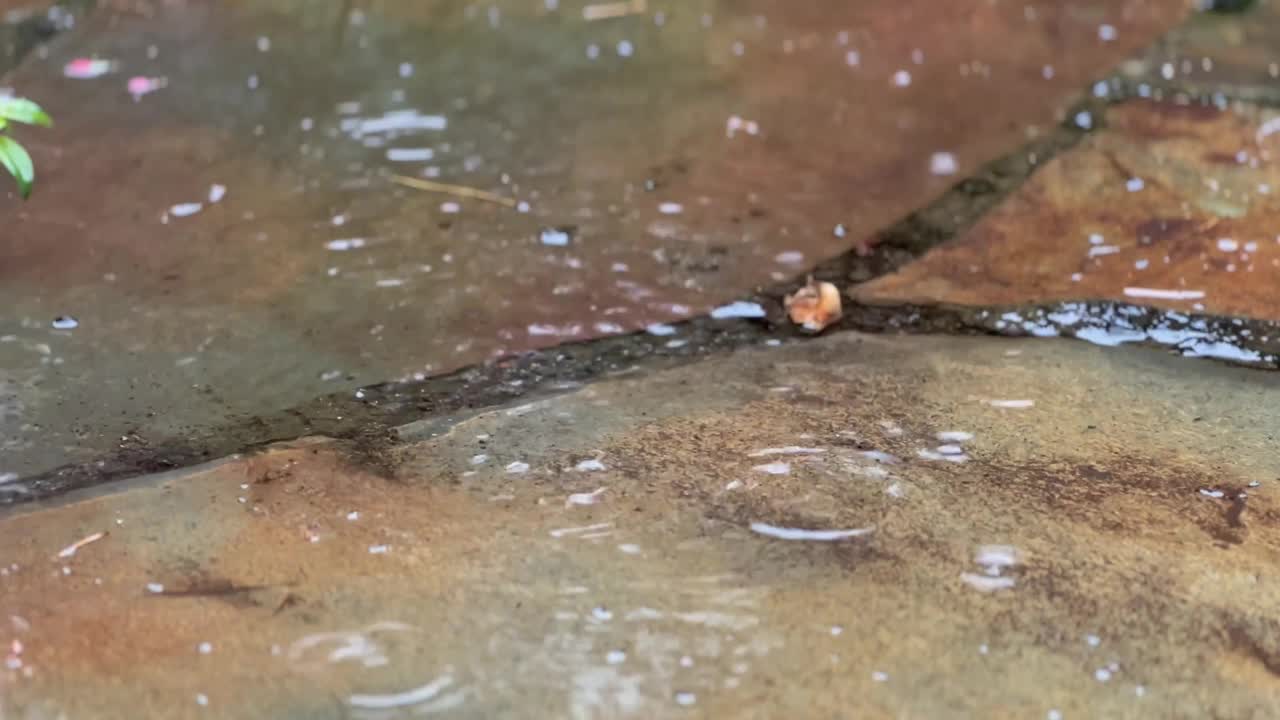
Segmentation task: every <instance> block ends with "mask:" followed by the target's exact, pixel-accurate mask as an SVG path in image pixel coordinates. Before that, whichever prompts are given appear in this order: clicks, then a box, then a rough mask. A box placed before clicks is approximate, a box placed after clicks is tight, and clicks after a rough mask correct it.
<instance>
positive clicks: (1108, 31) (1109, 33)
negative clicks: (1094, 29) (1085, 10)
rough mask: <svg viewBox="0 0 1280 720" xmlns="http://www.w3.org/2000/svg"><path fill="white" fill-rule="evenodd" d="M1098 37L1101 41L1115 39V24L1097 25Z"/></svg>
mask: <svg viewBox="0 0 1280 720" xmlns="http://www.w3.org/2000/svg"><path fill="white" fill-rule="evenodd" d="M1098 39H1099V40H1101V41H1103V42H1111V41H1112V40H1115V39H1116V28H1115V26H1114V25H1107V24H1103V25H1099V26H1098Z"/></svg>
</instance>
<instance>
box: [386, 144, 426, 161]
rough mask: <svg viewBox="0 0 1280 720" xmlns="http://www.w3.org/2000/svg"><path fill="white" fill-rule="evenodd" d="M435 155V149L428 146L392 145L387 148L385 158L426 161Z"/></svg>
mask: <svg viewBox="0 0 1280 720" xmlns="http://www.w3.org/2000/svg"><path fill="white" fill-rule="evenodd" d="M435 156H436V151H435V150H433V149H431V148H428V147H422V148H409V147H393V148H387V160H388V161H390V162H427V161H428V160H431V159H432V158H434V157H435Z"/></svg>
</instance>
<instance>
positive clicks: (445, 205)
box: [440, 200, 462, 215]
mask: <svg viewBox="0 0 1280 720" xmlns="http://www.w3.org/2000/svg"><path fill="white" fill-rule="evenodd" d="M440 212H442V213H445V214H446V215H455V214H457V213H460V212H462V206H461V205H459V204H458V203H456V202H453V201H452V200H449V201H446V202H442V203H440Z"/></svg>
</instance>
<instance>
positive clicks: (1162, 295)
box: [1124, 287, 1204, 300]
mask: <svg viewBox="0 0 1280 720" xmlns="http://www.w3.org/2000/svg"><path fill="white" fill-rule="evenodd" d="M1124 295H1125V297H1131V298H1145V299H1148V300H1201V299H1203V298H1204V291H1203V290H1162V289H1157V288H1140V287H1126V288H1125V289H1124Z"/></svg>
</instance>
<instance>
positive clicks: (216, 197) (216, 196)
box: [209, 183, 227, 204]
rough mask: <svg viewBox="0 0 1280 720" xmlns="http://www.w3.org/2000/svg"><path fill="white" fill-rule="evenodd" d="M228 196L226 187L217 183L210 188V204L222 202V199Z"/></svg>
mask: <svg viewBox="0 0 1280 720" xmlns="http://www.w3.org/2000/svg"><path fill="white" fill-rule="evenodd" d="M226 196H227V186H226V185H218V184H217V183H215V184H213V185H210V186H209V202H210V203H211V204H212V203H219V202H222V198H224V197H226Z"/></svg>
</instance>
